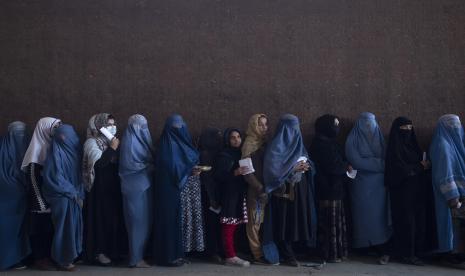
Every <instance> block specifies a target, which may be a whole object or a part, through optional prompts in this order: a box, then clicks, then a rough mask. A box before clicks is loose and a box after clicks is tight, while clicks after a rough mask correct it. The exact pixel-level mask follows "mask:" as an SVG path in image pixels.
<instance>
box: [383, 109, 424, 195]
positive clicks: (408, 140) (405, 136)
mask: <svg viewBox="0 0 465 276" xmlns="http://www.w3.org/2000/svg"><path fill="white" fill-rule="evenodd" d="M411 124H412V121H411V120H410V119H408V118H406V117H398V118H397V119H395V120H394V122H393V123H392V126H391V132H390V133H389V141H388V146H387V150H386V160H385V162H386V170H385V177H386V185H387V186H393V185H396V184H398V182H399V180H400V178H399V177H401V178H403V177H405V176H409V175H413V174H414V173H415V172H416V171H418V170H419V169H421V167H420V161H421V160H422V151H421V148H420V146H419V145H418V142H417V136H416V135H415V130H414V129H413V128H412V129H411V130H404V129H400V127H401V126H404V125H411ZM394 182H396V183H394Z"/></svg>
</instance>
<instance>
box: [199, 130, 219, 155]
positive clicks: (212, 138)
mask: <svg viewBox="0 0 465 276" xmlns="http://www.w3.org/2000/svg"><path fill="white" fill-rule="evenodd" d="M221 135H222V133H221V130H219V129H218V128H214V127H207V128H205V129H203V130H202V133H201V134H200V139H199V150H200V151H209V152H219V151H220V150H221V149H222V147H223V143H222V142H223V141H222V136H221Z"/></svg>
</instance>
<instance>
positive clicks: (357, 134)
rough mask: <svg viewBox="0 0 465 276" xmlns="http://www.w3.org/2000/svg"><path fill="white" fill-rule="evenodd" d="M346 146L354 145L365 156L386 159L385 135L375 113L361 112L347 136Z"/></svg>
mask: <svg viewBox="0 0 465 276" xmlns="http://www.w3.org/2000/svg"><path fill="white" fill-rule="evenodd" d="M346 147H353V148H355V149H356V151H357V152H358V153H359V154H360V156H361V157H363V158H369V157H375V158H381V159H384V137H383V134H382V132H381V129H380V128H379V126H378V122H376V117H375V115H374V114H373V113H369V112H364V113H362V114H360V116H359V117H358V120H357V122H356V123H355V126H354V128H353V129H352V130H351V132H350V134H349V136H348V137H347V142H346Z"/></svg>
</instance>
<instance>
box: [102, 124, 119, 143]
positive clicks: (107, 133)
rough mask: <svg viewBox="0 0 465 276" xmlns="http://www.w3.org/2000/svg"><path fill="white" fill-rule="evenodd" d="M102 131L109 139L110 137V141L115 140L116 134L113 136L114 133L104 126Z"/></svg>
mask: <svg viewBox="0 0 465 276" xmlns="http://www.w3.org/2000/svg"><path fill="white" fill-rule="evenodd" d="M100 132H101V133H102V134H103V135H105V137H107V139H108V140H109V141H111V140H113V138H115V136H113V134H111V133H110V132H109V131H108V129H106V128H105V127H102V128H101V129H100Z"/></svg>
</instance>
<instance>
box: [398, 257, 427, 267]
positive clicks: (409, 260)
mask: <svg viewBox="0 0 465 276" xmlns="http://www.w3.org/2000/svg"><path fill="white" fill-rule="evenodd" d="M401 262H402V263H404V264H411V265H417V266H424V265H425V263H424V262H423V261H422V260H420V259H419V258H417V257H404V258H401Z"/></svg>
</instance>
